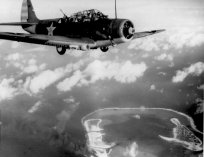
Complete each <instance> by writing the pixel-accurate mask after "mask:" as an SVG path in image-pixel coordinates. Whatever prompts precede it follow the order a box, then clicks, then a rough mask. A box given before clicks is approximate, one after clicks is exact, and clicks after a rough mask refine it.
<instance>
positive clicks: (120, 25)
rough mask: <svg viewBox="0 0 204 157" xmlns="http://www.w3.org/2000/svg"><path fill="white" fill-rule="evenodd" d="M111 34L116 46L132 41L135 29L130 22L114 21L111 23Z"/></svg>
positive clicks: (124, 20) (123, 20)
mask: <svg viewBox="0 0 204 157" xmlns="http://www.w3.org/2000/svg"><path fill="white" fill-rule="evenodd" d="M110 29H111V30H110V31H111V32H110V34H111V37H112V38H113V41H114V42H115V43H116V44H120V43H124V42H128V41H130V40H132V38H133V35H134V33H135V28H134V25H133V23H132V22H131V21H130V20H126V19H114V20H113V21H112V22H111V26H110Z"/></svg>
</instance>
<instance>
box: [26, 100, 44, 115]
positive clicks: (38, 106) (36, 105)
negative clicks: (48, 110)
mask: <svg viewBox="0 0 204 157" xmlns="http://www.w3.org/2000/svg"><path fill="white" fill-rule="evenodd" d="M41 106H42V102H41V101H38V102H36V103H35V104H34V105H33V106H32V107H31V108H30V109H29V110H28V113H31V114H33V113H35V112H36V111H38V110H39V109H40V107H41Z"/></svg>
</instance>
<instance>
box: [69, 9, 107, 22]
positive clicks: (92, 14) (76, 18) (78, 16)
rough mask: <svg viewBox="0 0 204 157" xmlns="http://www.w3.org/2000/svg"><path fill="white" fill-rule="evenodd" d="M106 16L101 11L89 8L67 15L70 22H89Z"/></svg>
mask: <svg viewBox="0 0 204 157" xmlns="http://www.w3.org/2000/svg"><path fill="white" fill-rule="evenodd" d="M107 18H108V16H106V15H104V14H103V13H102V12H100V11H98V10H96V9H91V10H85V11H81V12H77V13H75V14H73V15H71V16H70V17H69V20H70V21H71V22H91V21H97V20H99V19H107Z"/></svg>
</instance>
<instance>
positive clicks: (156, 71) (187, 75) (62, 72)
mask: <svg viewBox="0 0 204 157" xmlns="http://www.w3.org/2000/svg"><path fill="white" fill-rule="evenodd" d="M32 2H33V6H34V8H35V11H36V14H37V16H38V17H39V18H40V19H49V18H55V17H62V16H63V15H62V13H61V12H60V11H59V10H60V9H62V10H63V11H64V12H65V13H67V15H71V14H72V13H74V12H77V11H80V10H85V9H90V8H96V9H98V10H101V11H102V12H103V13H104V14H107V15H109V17H114V1H110V0H103V1H99V0H83V1H82V0H69V1H67V0H66V1H65V0H59V1H54V0H43V1H42V0H41V1H40V0H32ZM0 3H1V5H0V22H17V21H19V19H20V10H21V9H20V8H21V3H22V2H21V1H20V0H10V1H7V0H1V2H0ZM118 17H121V18H127V19H130V20H132V21H133V23H134V25H135V28H136V31H138V32H139V31H147V30H153V29H166V31H165V32H163V33H160V34H156V35H154V36H149V37H145V38H141V39H137V40H134V41H132V42H129V43H126V44H122V45H119V46H116V47H114V48H110V51H109V52H108V53H102V52H100V50H94V51H88V52H81V51H74V50H70V51H69V50H68V51H67V53H66V55H64V56H59V55H58V54H57V52H56V49H55V47H47V46H40V45H32V44H26V43H18V42H11V41H5V40H0V109H1V110H2V119H3V124H4V125H3V137H4V143H6V144H5V145H3V148H4V153H5V154H6V153H8V152H9V151H6V150H7V149H8V148H9V147H11V146H12V148H13V149H14V151H13V153H16V154H18V155H19V157H20V156H22V153H23V150H27V156H30V154H29V153H31V152H32V154H35V155H36V154H37V155H38V156H40V155H39V152H41V155H42V156H43V153H44V154H46V155H50V154H49V153H50V149H51V148H50V145H52V146H53V139H52V138H50V137H51V135H50V134H51V132H52V131H53V130H54V131H55V130H57V133H59V134H60V133H62V132H64V131H68V132H69V133H70V134H71V135H74V136H73V137H74V138H73V141H76V139H77V138H79V137H80V138H81V139H83V138H84V136H83V131H82V130H83V129H82V126H81V123H80V120H81V118H82V117H83V116H85V115H86V114H88V113H91V112H93V111H95V110H97V109H101V108H108V107H121V108H122V107H162V108H170V109H174V110H177V111H181V112H184V113H186V114H187V113H188V111H189V109H190V108H192V107H195V108H196V109H195V113H193V114H192V115H190V116H192V117H193V118H194V117H196V115H197V114H202V113H203V103H202V101H203V89H204V54H203V49H204V20H203V19H204V1H203V0H171V1H169V0H137V1H135V0H128V2H127V1H124V0H118ZM3 31H12V32H24V31H22V30H21V28H20V27H3V26H1V27H0V32H3ZM194 120H195V121H197V124H198V123H200V121H199V120H200V119H195V118H194ZM73 121H74V123H73ZM199 129H201V131H202V127H200V128H199ZM30 132H32V134H30ZM45 134H46V136H45ZM11 135H15V138H14V137H13V139H9V138H8V137H11ZM60 135H61V134H60ZM22 137H23V138H22ZM75 137H76V138H75ZM33 138H35V140H34V139H33ZM28 139H29V141H30V142H28V144H27V145H28V147H30V148H33V147H34V146H33V143H35V145H39V147H41V146H42V147H46V149H45V150H40V151H39V152H35V151H34V150H30V149H28V148H27V146H26V145H22V146H21V147H20V146H19V147H16V145H15V144H16V143H18V144H19V143H26V142H27V140H28ZM42 139H44V141H45V142H44V143H41V142H40V141H41V140H42ZM55 142H56V141H55ZM36 143H37V144H36ZM47 143H49V144H47ZM56 143H57V142H56ZM56 143H55V144H54V145H60V144H59V143H60V142H59V141H58V143H57V144H56ZM60 146H62V145H60ZM47 150H49V151H47ZM54 150H55V149H53V151H54ZM10 153H11V152H10ZM51 154H52V155H53V156H54V155H56V156H57V155H58V152H56V151H54V152H51ZM10 155H12V154H10ZM24 156H26V155H24Z"/></svg>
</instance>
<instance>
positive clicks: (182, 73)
mask: <svg viewBox="0 0 204 157" xmlns="http://www.w3.org/2000/svg"><path fill="white" fill-rule="evenodd" d="M203 72H204V63H203V62H197V63H195V64H192V65H190V66H189V67H187V68H184V69H183V70H178V71H177V72H176V76H174V77H173V78H172V82H173V83H179V82H183V81H184V80H185V78H186V77H188V76H189V75H193V76H199V75H200V74H202V73H203Z"/></svg>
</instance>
